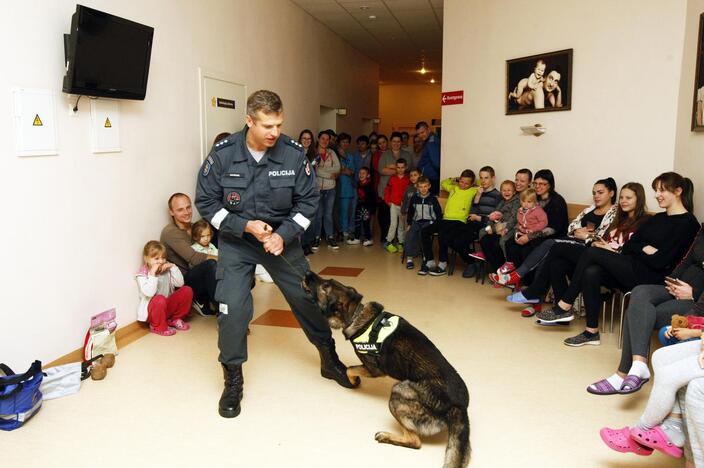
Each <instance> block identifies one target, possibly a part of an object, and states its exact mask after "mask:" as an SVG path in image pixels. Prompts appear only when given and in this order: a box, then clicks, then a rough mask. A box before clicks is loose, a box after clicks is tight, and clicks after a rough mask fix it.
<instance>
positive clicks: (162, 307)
mask: <svg viewBox="0 0 704 468" xmlns="http://www.w3.org/2000/svg"><path fill="white" fill-rule="evenodd" d="M142 255H143V258H144V265H142V267H141V268H140V269H139V270H138V271H137V275H136V276H137V285H138V286H139V296H140V302H139V308H138V309H137V320H139V321H141V322H149V329H150V330H151V331H152V333H156V334H157V335H161V336H171V335H174V334H175V333H176V330H179V331H186V330H188V329H189V328H191V327H190V325H188V324H187V323H186V322H184V321H183V318H184V317H185V316H186V315H188V311H190V310H191V302H192V300H193V290H192V289H191V288H190V287H189V286H184V285H183V276H182V275H181V270H179V269H178V267H177V266H176V265H174V264H173V263H169V262H167V261H166V247H164V244H162V243H161V242H158V241H154V240H152V241H149V242H147V244H146V245H145V246H144V250H143V251H142ZM175 288H179V289H178V290H175Z"/></svg>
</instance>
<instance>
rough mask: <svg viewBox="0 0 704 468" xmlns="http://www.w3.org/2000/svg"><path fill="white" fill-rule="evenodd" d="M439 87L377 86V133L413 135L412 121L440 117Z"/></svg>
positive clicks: (428, 85)
mask: <svg viewBox="0 0 704 468" xmlns="http://www.w3.org/2000/svg"><path fill="white" fill-rule="evenodd" d="M441 90H442V86H441V85H440V84H437V83H436V84H427V85H391V84H389V85H379V118H380V119H381V122H380V123H379V132H380V133H384V134H386V135H387V136H388V135H389V134H390V133H391V132H392V131H394V130H399V131H401V130H406V131H408V132H409V133H410V134H413V133H414V132H415V125H416V122H418V121H420V120H425V121H427V122H428V123H429V124H432V122H431V121H432V119H439V118H440V97H441V94H442V93H441Z"/></svg>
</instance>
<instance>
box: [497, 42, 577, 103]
mask: <svg viewBox="0 0 704 468" xmlns="http://www.w3.org/2000/svg"><path fill="white" fill-rule="evenodd" d="M504 96H506V115H512V114H527V113H532V112H551V111H564V110H570V109H571V108H572V49H565V50H558V51H557V52H548V53H544V54H538V55H531V56H530V57H521V58H516V59H512V60H507V61H506V94H504Z"/></svg>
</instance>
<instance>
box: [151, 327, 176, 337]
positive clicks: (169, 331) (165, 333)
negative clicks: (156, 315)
mask: <svg viewBox="0 0 704 468" xmlns="http://www.w3.org/2000/svg"><path fill="white" fill-rule="evenodd" d="M149 331H150V332H152V333H156V334H157V335H161V336H173V335H175V334H176V330H174V329H173V328H166V329H165V330H157V329H156V328H154V327H152V326H151V325H149Z"/></svg>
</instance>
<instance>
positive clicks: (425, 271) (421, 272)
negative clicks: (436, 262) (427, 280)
mask: <svg viewBox="0 0 704 468" xmlns="http://www.w3.org/2000/svg"><path fill="white" fill-rule="evenodd" d="M418 274H419V275H420V276H425V275H427V274H428V265H426V264H425V263H423V264H422V265H421V266H420V270H418Z"/></svg>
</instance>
